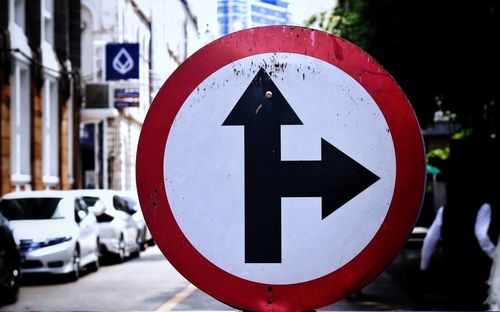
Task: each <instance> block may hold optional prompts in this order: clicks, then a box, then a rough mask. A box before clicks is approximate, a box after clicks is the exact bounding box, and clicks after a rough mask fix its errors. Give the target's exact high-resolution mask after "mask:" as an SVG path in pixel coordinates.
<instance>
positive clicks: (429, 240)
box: [420, 203, 495, 271]
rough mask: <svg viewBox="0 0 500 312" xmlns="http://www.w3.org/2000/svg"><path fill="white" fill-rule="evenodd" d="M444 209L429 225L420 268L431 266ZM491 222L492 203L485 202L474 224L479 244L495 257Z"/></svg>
mask: <svg viewBox="0 0 500 312" xmlns="http://www.w3.org/2000/svg"><path fill="white" fill-rule="evenodd" d="M443 209H444V207H441V208H439V209H438V211H437V213H436V218H435V219H434V222H432V225H431V226H430V227H429V230H428V231H427V234H426V236H425V238H424V243H423V245H422V254H421V258H420V269H421V270H422V271H425V270H427V269H428V268H429V264H430V260H431V257H432V254H433V253H434V251H435V250H436V247H437V245H438V242H439V240H440V238H441V227H442V225H443ZM490 223H491V205H490V204H489V203H484V204H483V205H482V206H481V208H479V211H478V212H477V216H476V222H475V225H474V234H475V235H476V239H477V241H478V243H479V246H480V247H481V249H482V250H483V251H484V253H485V254H486V255H488V257H490V258H491V259H493V256H494V254H495V245H494V244H493V242H492V241H491V239H490V237H489V235H488V230H489V227H490Z"/></svg>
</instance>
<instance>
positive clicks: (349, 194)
mask: <svg viewBox="0 0 500 312" xmlns="http://www.w3.org/2000/svg"><path fill="white" fill-rule="evenodd" d="M321 159H322V163H323V170H324V174H323V178H324V179H325V180H326V181H325V182H324V183H322V185H323V194H324V195H323V199H322V218H323V219H325V218H326V217H328V216H329V215H330V214H332V213H333V212H334V211H335V210H337V209H338V208H340V207H342V206H343V205H344V204H345V203H347V202H348V201H350V200H351V199H353V198H354V197H356V196H357V195H358V194H360V193H361V192H363V191H364V190H366V189H367V188H368V187H370V186H371V185H372V184H373V183H375V182H377V181H378V180H379V179H380V177H378V176H377V175H375V174H374V173H373V172H371V171H370V170H368V169H366V168H365V167H363V166H362V165H361V164H359V163H358V162H357V161H355V160H354V159H352V158H351V157H349V156H347V155H346V154H345V153H343V152H342V151H341V150H339V149H338V148H336V147H335V146H333V145H331V144H330V143H328V142H327V141H326V140H324V139H321Z"/></svg>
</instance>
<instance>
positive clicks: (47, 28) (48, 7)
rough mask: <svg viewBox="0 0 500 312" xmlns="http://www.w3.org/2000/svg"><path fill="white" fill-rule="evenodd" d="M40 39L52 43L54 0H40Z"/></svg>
mask: <svg viewBox="0 0 500 312" xmlns="http://www.w3.org/2000/svg"><path fill="white" fill-rule="evenodd" d="M42 4H43V6H42V40H44V41H45V42H47V43H48V44H50V45H52V44H53V43H54V0H42Z"/></svg>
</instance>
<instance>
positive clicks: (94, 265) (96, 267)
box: [88, 239, 101, 272]
mask: <svg viewBox="0 0 500 312" xmlns="http://www.w3.org/2000/svg"><path fill="white" fill-rule="evenodd" d="M94 255H95V261H94V262H92V263H90V264H89V265H88V270H89V272H97V271H98V270H99V259H100V258H101V251H100V248H99V239H97V243H96V249H95V251H94Z"/></svg>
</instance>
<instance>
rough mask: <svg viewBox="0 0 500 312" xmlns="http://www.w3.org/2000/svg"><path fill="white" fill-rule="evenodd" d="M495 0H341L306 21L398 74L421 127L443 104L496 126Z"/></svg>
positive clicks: (489, 129)
mask: <svg viewBox="0 0 500 312" xmlns="http://www.w3.org/2000/svg"><path fill="white" fill-rule="evenodd" d="M499 14H500V2H499V1H497V0H484V1H467V2H466V3H463V2H458V1H452V0H433V1H423V2H422V1H404V0H370V1H366V0H339V5H338V7H337V8H335V9H332V10H331V11H329V12H322V13H319V14H317V15H315V16H313V17H311V18H310V19H309V20H308V21H306V25H307V26H315V27H319V28H321V29H323V30H325V31H328V32H330V33H333V34H335V35H338V36H340V37H343V38H345V39H347V40H349V41H351V42H353V43H355V44H357V45H358V46H360V47H362V48H363V49H365V50H366V51H367V52H368V53H370V54H371V55H372V56H373V57H374V58H375V59H377V60H378V61H379V62H380V63H381V64H382V65H383V66H384V67H385V68H386V69H387V70H388V71H389V72H390V73H391V74H392V75H393V76H394V78H395V79H396V81H398V83H399V84H400V85H401V87H402V88H403V90H404V91H405V93H406V95H407V96H408V98H409V100H410V102H411V103H412V106H413V107H414V109H415V112H416V113H417V116H418V119H419V121H420V124H421V126H422V127H426V126H427V125H429V124H430V123H432V121H433V117H434V112H435V111H436V110H437V109H438V107H437V105H438V104H437V103H436V98H440V99H441V102H442V103H440V105H441V106H442V107H441V108H442V109H443V110H449V111H451V112H453V113H456V116H457V119H456V120H457V121H458V122H459V123H461V124H462V125H464V126H465V127H469V128H473V129H475V133H483V134H487V135H491V134H495V133H496V132H498V120H499V109H498V108H499V106H500V87H499V81H500V57H499V55H500V48H499V47H500V42H499V41H500V25H499V24H500V23H499V21H500V16H499Z"/></svg>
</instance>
